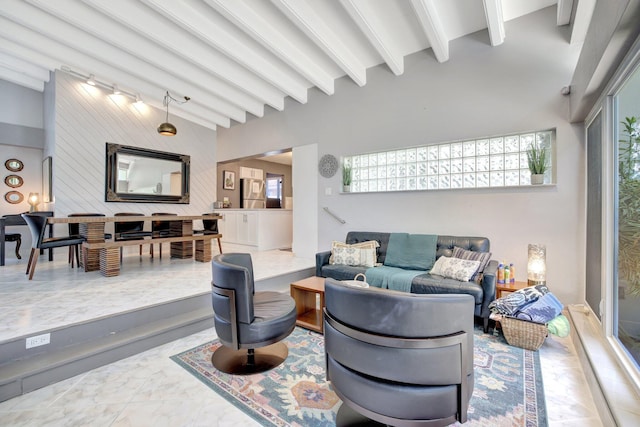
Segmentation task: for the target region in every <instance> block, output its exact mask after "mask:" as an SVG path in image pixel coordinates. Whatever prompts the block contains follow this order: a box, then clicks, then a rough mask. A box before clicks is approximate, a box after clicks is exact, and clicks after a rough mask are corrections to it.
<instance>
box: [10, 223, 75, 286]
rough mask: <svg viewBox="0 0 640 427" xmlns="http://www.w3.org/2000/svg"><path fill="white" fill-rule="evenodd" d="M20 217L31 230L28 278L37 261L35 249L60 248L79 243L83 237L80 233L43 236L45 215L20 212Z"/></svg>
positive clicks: (45, 226) (30, 276)
mask: <svg viewBox="0 0 640 427" xmlns="http://www.w3.org/2000/svg"><path fill="white" fill-rule="evenodd" d="M22 218H23V219H24V221H25V222H26V223H27V226H28V227H29V231H30V232H31V253H30V254H29V262H28V263H27V272H26V273H25V274H28V275H29V280H31V279H32V278H33V273H34V272H35V271H36V264H37V263H38V254H37V253H36V251H39V250H43V249H53V248H61V247H64V246H73V245H81V244H82V242H84V237H82V236H80V235H70V236H63V237H49V238H45V237H44V232H45V229H46V228H47V217H45V216H42V215H32V214H22Z"/></svg>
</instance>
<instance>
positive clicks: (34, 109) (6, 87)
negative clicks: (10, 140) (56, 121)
mask: <svg viewBox="0 0 640 427" xmlns="http://www.w3.org/2000/svg"><path fill="white" fill-rule="evenodd" d="M0 100H11V101H10V102H8V101H0V123H11V124H14V125H19V126H26V127H31V128H38V129H42V128H43V127H44V126H43V108H42V104H43V99H42V93H40V92H38V91H37V90H33V89H27V88H25V87H23V86H19V85H16V84H13V83H10V82H8V81H6V80H0Z"/></svg>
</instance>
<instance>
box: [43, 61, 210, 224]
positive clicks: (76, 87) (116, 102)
mask: <svg viewBox="0 0 640 427" xmlns="http://www.w3.org/2000/svg"><path fill="white" fill-rule="evenodd" d="M55 85H56V97H55V146H54V147H53V153H54V166H53V187H54V195H55V205H54V208H55V211H56V215H58V216H66V215H67V214H69V213H72V212H102V213H105V214H106V215H112V214H114V213H116V212H123V211H126V212H140V213H144V214H151V213H153V212H157V211H162V212H175V213H177V214H178V215H191V214H202V213H204V212H210V211H211V210H212V208H213V206H212V203H213V201H214V200H215V198H216V194H215V192H216V190H215V189H216V178H217V177H216V175H217V174H216V132H215V131H213V130H211V129H207V128H205V127H203V126H200V125H197V124H194V123H191V122H189V121H187V120H184V119H181V118H179V117H176V116H172V115H171V108H170V109H169V121H170V122H171V123H173V124H174V125H176V127H177V128H178V134H177V135H176V136H174V137H166V136H161V135H159V134H158V133H157V132H156V128H157V127H158V125H159V124H160V123H161V122H163V121H164V120H165V112H163V111H160V110H158V109H156V108H153V107H150V106H148V105H144V106H143V108H140V109H139V110H138V109H137V108H136V107H134V105H133V100H132V99H130V98H128V97H124V96H121V97H118V98H120V99H117V98H115V97H114V98H112V97H111V96H109V92H108V90H106V89H100V88H95V87H88V86H87V85H86V84H84V83H83V82H81V81H80V80H78V79H77V78H75V77H72V76H70V75H68V74H66V73H63V72H59V71H58V72H56V75H55ZM190 95H192V94H190ZM194 95H195V94H194ZM193 98H194V99H195V100H197V95H195V96H193ZM192 102H193V101H192ZM106 142H112V143H116V144H124V145H132V146H136V147H142V148H149V149H153V150H160V151H168V152H172V153H180V154H188V155H190V156H191V182H190V193H191V195H190V196H191V200H190V203H189V204H184V205H183V204H170V205H167V204H157V203H114V202H109V203H107V202H105V201H104V187H105V143H106ZM196 226H197V225H196Z"/></svg>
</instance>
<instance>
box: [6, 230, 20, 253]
mask: <svg viewBox="0 0 640 427" xmlns="http://www.w3.org/2000/svg"><path fill="white" fill-rule="evenodd" d="M4 241H5V242H16V258H18V259H22V257H21V256H20V245H22V234H20V233H5V235H4Z"/></svg>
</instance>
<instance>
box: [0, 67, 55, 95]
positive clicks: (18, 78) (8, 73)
mask: <svg viewBox="0 0 640 427" xmlns="http://www.w3.org/2000/svg"><path fill="white" fill-rule="evenodd" d="M0 80H6V81H8V82H11V83H14V84H17V85H19V86H23V87H27V88H29V89H33V90H37V91H38V92H43V91H44V81H42V80H40V79H36V78H33V77H31V76H28V75H26V74H24V73H21V72H19V71H16V70H14V69H10V68H7V67H5V66H4V65H3V64H2V63H0Z"/></svg>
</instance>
